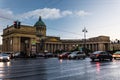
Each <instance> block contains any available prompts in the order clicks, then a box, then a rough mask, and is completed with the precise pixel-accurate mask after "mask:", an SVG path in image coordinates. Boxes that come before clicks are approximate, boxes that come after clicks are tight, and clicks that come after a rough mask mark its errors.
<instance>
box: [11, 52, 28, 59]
mask: <svg viewBox="0 0 120 80" xmlns="http://www.w3.org/2000/svg"><path fill="white" fill-rule="evenodd" d="M25 57H26V54H25V53H24V52H16V53H14V54H13V58H25Z"/></svg>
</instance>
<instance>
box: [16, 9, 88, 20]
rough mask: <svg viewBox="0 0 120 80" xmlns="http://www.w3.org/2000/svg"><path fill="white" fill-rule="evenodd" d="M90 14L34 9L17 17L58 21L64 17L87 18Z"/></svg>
mask: <svg viewBox="0 0 120 80" xmlns="http://www.w3.org/2000/svg"><path fill="white" fill-rule="evenodd" d="M89 14H90V13H88V12H85V11H83V10H82V11H76V12H74V11H69V10H64V11H61V10H60V9H56V8H43V9H36V10H33V11H29V12H26V13H23V14H20V15H18V17H19V18H21V19H29V18H38V16H42V18H43V19H59V18H62V17H66V16H72V15H76V16H79V17H81V16H87V15H89Z"/></svg>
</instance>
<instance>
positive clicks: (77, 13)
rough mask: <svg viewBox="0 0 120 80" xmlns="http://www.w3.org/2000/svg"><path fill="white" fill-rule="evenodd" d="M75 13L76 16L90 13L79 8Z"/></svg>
mask: <svg viewBox="0 0 120 80" xmlns="http://www.w3.org/2000/svg"><path fill="white" fill-rule="evenodd" d="M75 14H76V15H77V16H80V17H82V16H87V15H90V14H91V13H89V12H85V11H84V10H80V11H76V12H75Z"/></svg>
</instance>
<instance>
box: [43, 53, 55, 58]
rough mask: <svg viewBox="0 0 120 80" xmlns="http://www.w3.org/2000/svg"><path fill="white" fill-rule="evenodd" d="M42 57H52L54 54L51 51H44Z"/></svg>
mask: <svg viewBox="0 0 120 80" xmlns="http://www.w3.org/2000/svg"><path fill="white" fill-rule="evenodd" d="M44 57H45V58H50V57H54V55H53V53H45V55H44Z"/></svg>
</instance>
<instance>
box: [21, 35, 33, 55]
mask: <svg viewBox="0 0 120 80" xmlns="http://www.w3.org/2000/svg"><path fill="white" fill-rule="evenodd" d="M30 51H31V48H30V38H29V37H21V52H23V53H24V54H26V56H30Z"/></svg>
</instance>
